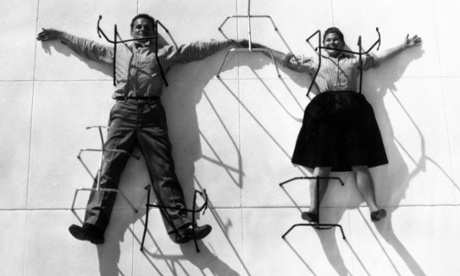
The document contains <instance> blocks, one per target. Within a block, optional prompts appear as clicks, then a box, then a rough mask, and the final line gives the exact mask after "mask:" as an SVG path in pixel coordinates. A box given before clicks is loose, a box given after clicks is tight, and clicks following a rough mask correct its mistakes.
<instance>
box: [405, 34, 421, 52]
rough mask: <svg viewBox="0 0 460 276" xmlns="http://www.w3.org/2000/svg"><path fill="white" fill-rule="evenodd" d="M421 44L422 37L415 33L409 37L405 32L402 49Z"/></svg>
mask: <svg viewBox="0 0 460 276" xmlns="http://www.w3.org/2000/svg"><path fill="white" fill-rule="evenodd" d="M421 44H422V38H421V37H418V36H417V35H414V36H413V37H409V34H407V36H406V39H405V41H404V43H403V49H406V48H410V47H414V46H419V45H421Z"/></svg>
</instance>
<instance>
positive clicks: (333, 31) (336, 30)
mask: <svg viewBox="0 0 460 276" xmlns="http://www.w3.org/2000/svg"><path fill="white" fill-rule="evenodd" d="M328 34H337V35H338V36H339V37H340V39H341V40H342V41H343V43H345V39H344V37H343V33H342V32H341V31H340V30H339V28H336V27H330V28H328V29H327V30H326V31H325V32H324V36H323V43H324V41H325V40H326V36H327V35H328Z"/></svg>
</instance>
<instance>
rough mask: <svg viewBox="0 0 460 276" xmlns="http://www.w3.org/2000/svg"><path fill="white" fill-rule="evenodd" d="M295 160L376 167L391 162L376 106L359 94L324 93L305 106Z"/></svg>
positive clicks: (337, 166)
mask: <svg viewBox="0 0 460 276" xmlns="http://www.w3.org/2000/svg"><path fill="white" fill-rule="evenodd" d="M292 163H294V164H297V165H302V166H304V167H308V168H315V167H332V171H350V170H351V167H352V166H363V165H364V166H368V167H369V168H370V167H375V166H379V165H383V164H387V163H388V159H387V155H386V153H385V147H384V145H383V141H382V136H381V134H380V130H379V127H378V125H377V121H376V119H375V115H374V111H373V109H372V106H371V105H370V104H369V102H368V101H367V100H366V98H365V97H364V96H363V95H362V94H359V93H356V92H351V91H333V92H323V93H320V94H319V95H318V96H316V97H315V98H314V99H313V100H312V101H311V102H310V103H309V104H308V106H307V108H306V109H305V114H304V118H303V123H302V128H301V129H300V133H299V136H298V138H297V143H296V146H295V149H294V154H293V157H292Z"/></svg>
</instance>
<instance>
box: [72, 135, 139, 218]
mask: <svg viewBox="0 0 460 276" xmlns="http://www.w3.org/2000/svg"><path fill="white" fill-rule="evenodd" d="M92 128H98V129H99V135H100V138H101V144H102V146H101V149H86V148H85V149H81V150H80V152H79V154H78V156H77V158H78V160H79V161H80V162H81V164H82V165H83V167H84V168H85V169H86V171H87V172H88V174H89V175H90V176H91V178H92V179H93V180H94V179H95V180H96V188H78V189H76V190H75V194H74V197H73V201H72V207H71V208H70V210H71V211H72V212H74V211H75V201H76V199H77V194H78V192H80V191H95V192H99V191H102V192H114V193H119V194H120V195H121V196H122V198H123V199H124V200H125V201H126V202H127V203H128V204H129V206H130V207H131V208H132V209H133V211H134V212H135V213H137V212H138V209H137V208H135V207H134V205H133V204H132V203H131V202H130V201H129V200H128V198H127V197H126V196H125V195H124V194H123V193H122V192H121V191H119V190H118V189H111V188H101V170H102V164H103V161H104V153H105V152H118V153H123V154H128V155H129V156H131V157H134V158H135V159H136V160H139V159H140V158H139V157H137V156H135V155H133V154H131V153H129V152H127V151H125V150H118V149H104V136H103V135H102V128H107V129H108V127H105V126H89V127H87V128H86V129H92ZM86 151H89V152H101V157H100V161H99V167H98V170H97V173H96V176H94V175H93V174H92V173H91V171H90V170H89V168H88V166H87V165H86V164H85V162H84V161H83V159H82V158H81V155H82V153H83V152H86Z"/></svg>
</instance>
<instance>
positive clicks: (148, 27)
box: [131, 18, 155, 42]
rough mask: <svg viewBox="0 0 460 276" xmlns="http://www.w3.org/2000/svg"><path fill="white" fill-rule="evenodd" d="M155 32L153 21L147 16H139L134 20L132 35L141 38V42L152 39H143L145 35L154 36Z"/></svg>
mask: <svg viewBox="0 0 460 276" xmlns="http://www.w3.org/2000/svg"><path fill="white" fill-rule="evenodd" d="M154 34H155V32H154V29H153V26H152V22H150V21H149V20H147V19H145V18H138V19H136V21H134V24H133V29H132V30H131V36H132V37H133V38H135V39H141V40H139V41H140V42H146V41H148V40H150V39H144V40H143V39H142V38H145V37H149V36H153V35H154Z"/></svg>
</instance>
